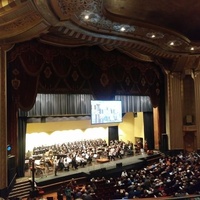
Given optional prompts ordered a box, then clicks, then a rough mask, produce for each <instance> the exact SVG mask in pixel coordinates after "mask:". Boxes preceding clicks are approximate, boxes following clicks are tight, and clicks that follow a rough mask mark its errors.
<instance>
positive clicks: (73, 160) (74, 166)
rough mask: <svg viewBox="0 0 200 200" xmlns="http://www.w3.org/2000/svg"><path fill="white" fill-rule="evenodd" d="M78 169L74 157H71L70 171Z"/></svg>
mask: <svg viewBox="0 0 200 200" xmlns="http://www.w3.org/2000/svg"><path fill="white" fill-rule="evenodd" d="M73 168H74V169H78V164H77V162H76V156H73V157H72V169H73Z"/></svg>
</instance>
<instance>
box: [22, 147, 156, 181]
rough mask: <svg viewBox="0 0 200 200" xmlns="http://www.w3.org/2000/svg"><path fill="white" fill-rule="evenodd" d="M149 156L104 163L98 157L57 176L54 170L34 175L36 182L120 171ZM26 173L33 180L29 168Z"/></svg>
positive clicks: (126, 157) (135, 156)
mask: <svg viewBox="0 0 200 200" xmlns="http://www.w3.org/2000/svg"><path fill="white" fill-rule="evenodd" d="M157 154H159V152H156V151H155V152H154V155H157ZM148 157H150V156H149V155H147V154H146V153H143V154H138V155H134V156H125V157H123V158H122V159H119V158H117V159H116V160H112V161H109V162H104V163H100V162H98V161H97V160H96V159H93V161H92V163H91V164H87V165H86V166H85V167H80V166H79V167H78V169H72V168H71V167H70V170H69V171H58V172H57V175H56V176H55V172H54V171H52V172H50V173H48V174H47V173H46V174H43V175H39V176H36V175H34V180H35V182H36V183H40V182H45V181H48V180H51V179H59V178H61V177H73V176H75V177H76V176H78V175H79V174H80V173H83V174H87V175H92V174H93V173H95V172H96V173H98V172H99V171H101V170H102V169H103V170H104V171H109V170H115V169H116V168H118V171H120V169H121V171H122V170H123V169H124V168H126V167H128V166H132V165H136V164H139V163H141V164H142V163H144V160H145V159H147V158H148ZM25 174H26V175H25V176H26V177H27V178H29V180H32V173H31V172H30V171H29V170H28V171H27V172H26V173H25ZM99 176H100V174H99Z"/></svg>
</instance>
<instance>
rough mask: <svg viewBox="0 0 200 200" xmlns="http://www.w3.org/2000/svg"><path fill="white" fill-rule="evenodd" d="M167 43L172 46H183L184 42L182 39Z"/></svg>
mask: <svg viewBox="0 0 200 200" xmlns="http://www.w3.org/2000/svg"><path fill="white" fill-rule="evenodd" d="M167 45H168V46H170V47H177V46H181V45H182V42H181V41H180V40H171V41H169V42H168V43H167Z"/></svg>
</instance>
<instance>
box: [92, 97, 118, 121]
mask: <svg viewBox="0 0 200 200" xmlns="http://www.w3.org/2000/svg"><path fill="white" fill-rule="evenodd" d="M119 122H122V103H121V101H114V100H113V101H100V100H99V101H98V100H92V101H91V124H105V123H119Z"/></svg>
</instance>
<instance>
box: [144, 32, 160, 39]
mask: <svg viewBox="0 0 200 200" xmlns="http://www.w3.org/2000/svg"><path fill="white" fill-rule="evenodd" d="M146 36H147V37H148V38H152V39H160V38H163V37H164V34H163V33H160V32H150V33H147V34H146Z"/></svg>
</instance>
